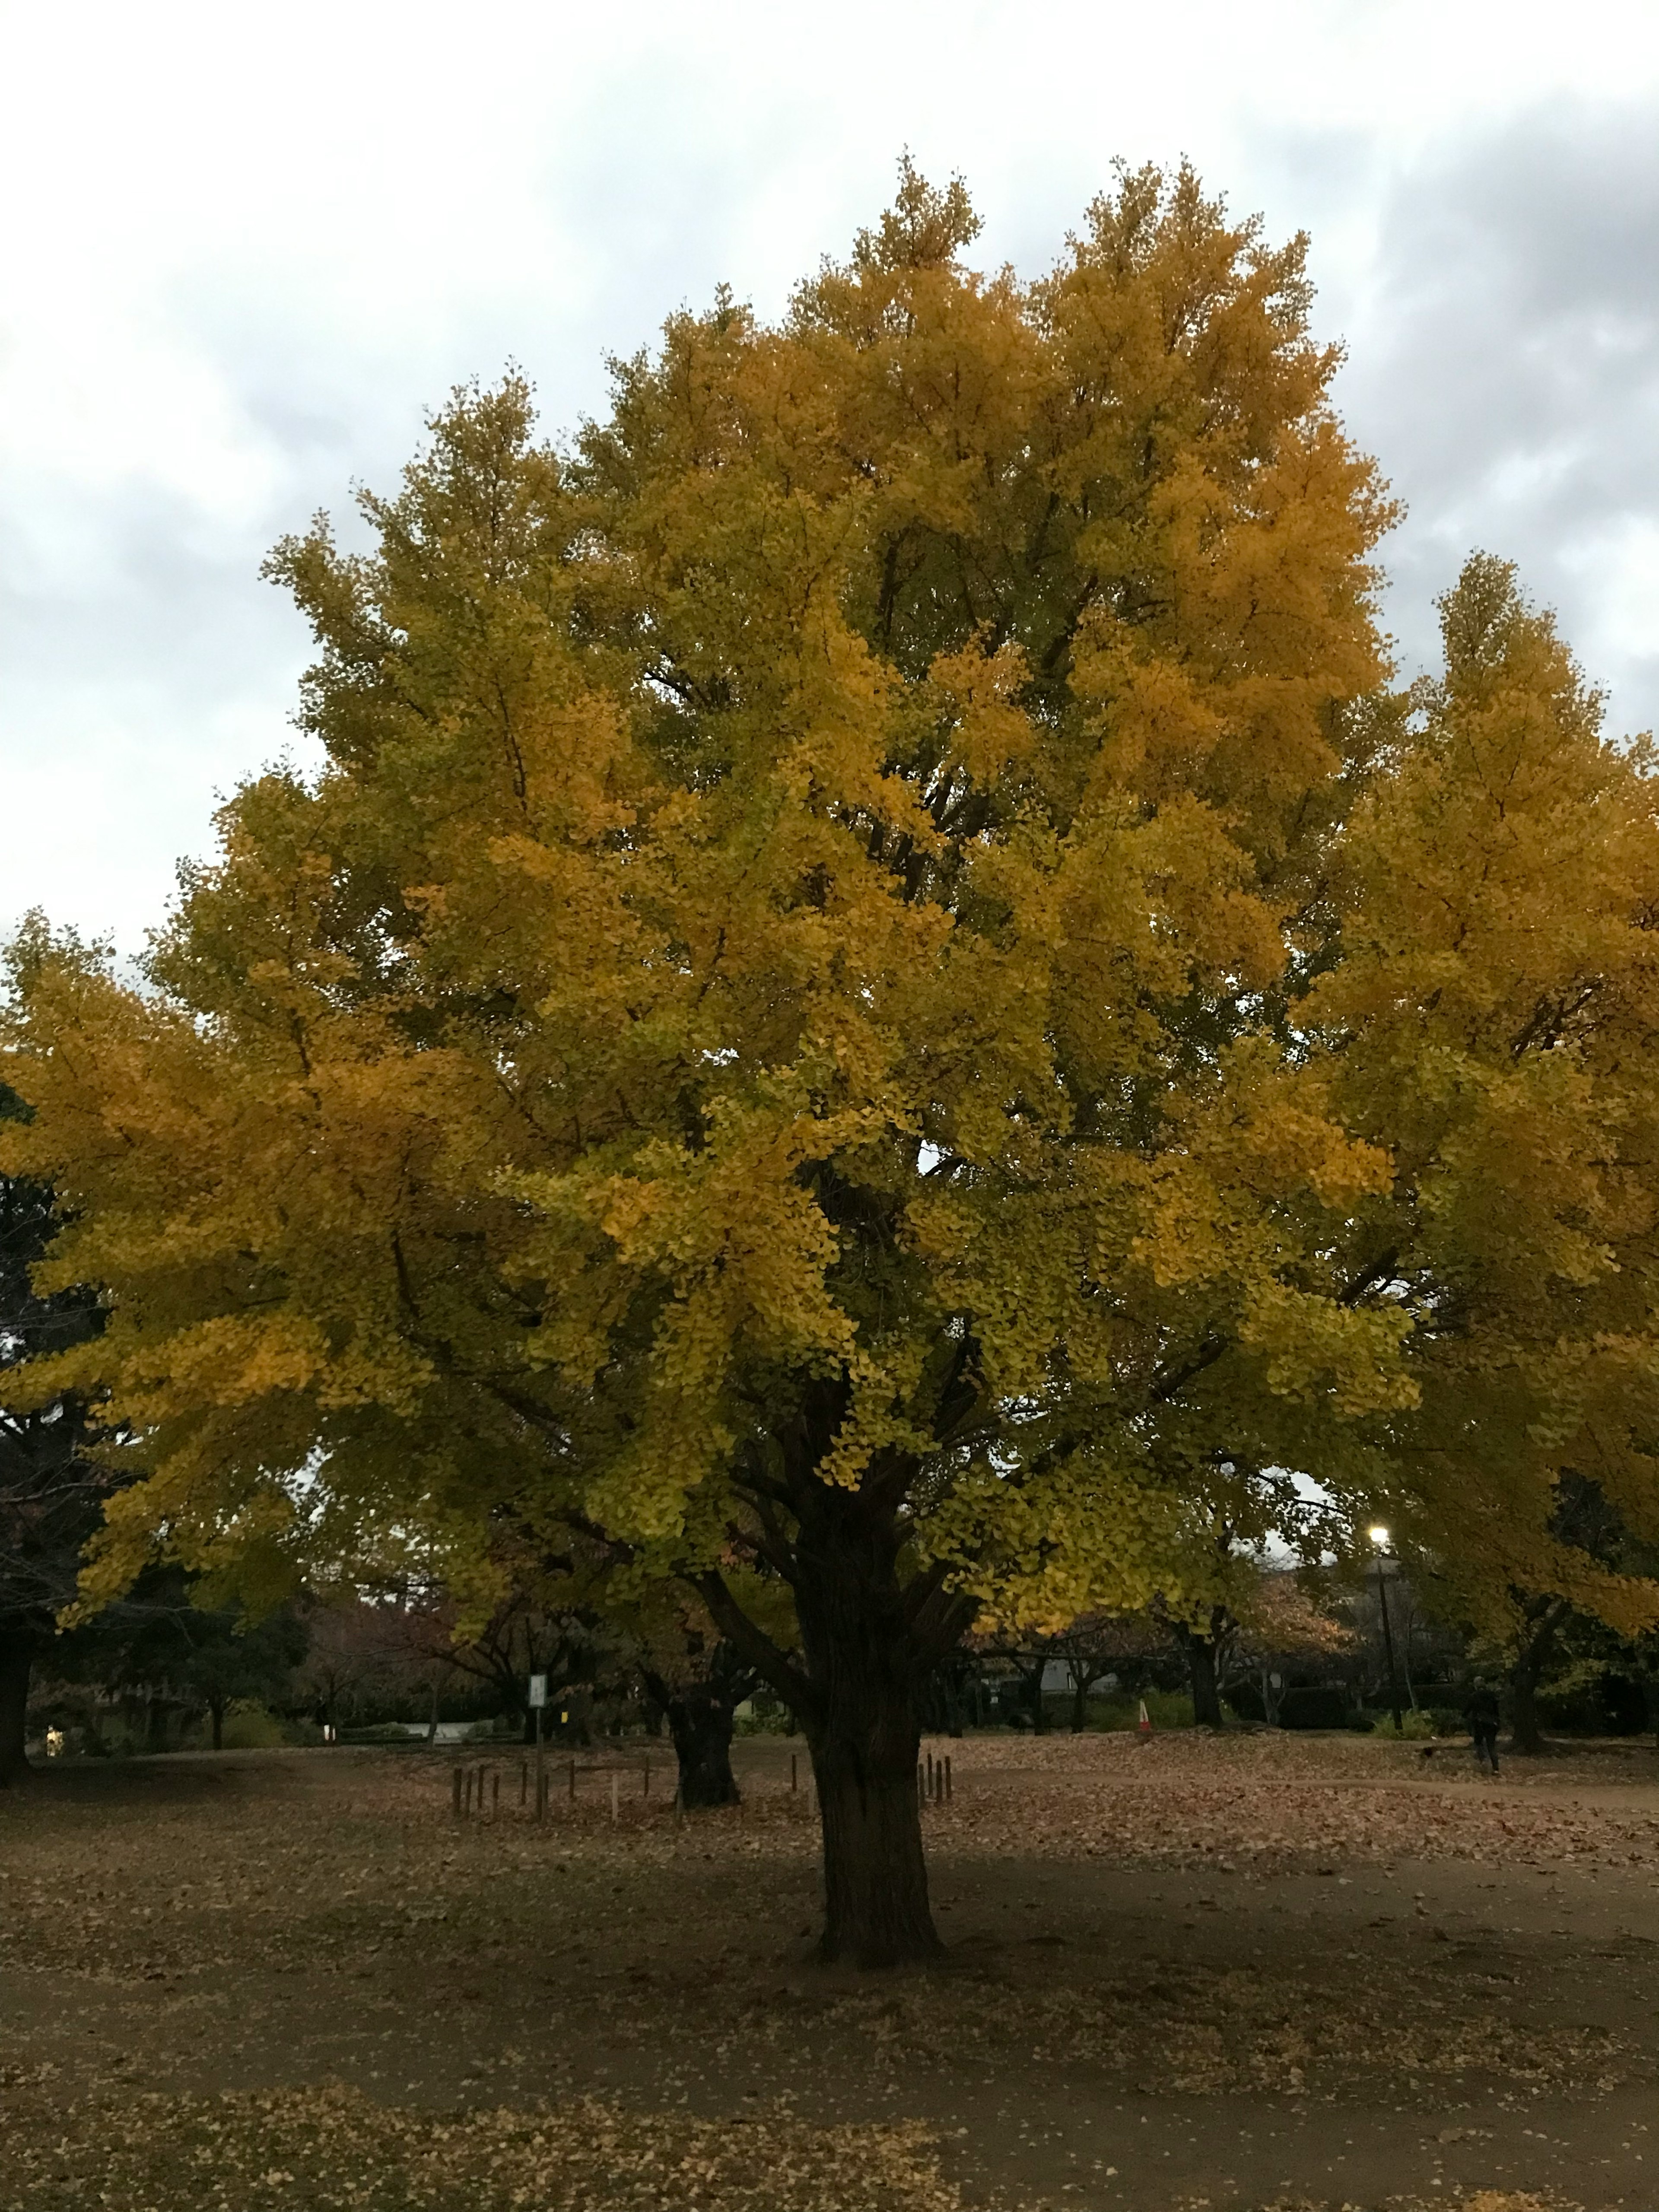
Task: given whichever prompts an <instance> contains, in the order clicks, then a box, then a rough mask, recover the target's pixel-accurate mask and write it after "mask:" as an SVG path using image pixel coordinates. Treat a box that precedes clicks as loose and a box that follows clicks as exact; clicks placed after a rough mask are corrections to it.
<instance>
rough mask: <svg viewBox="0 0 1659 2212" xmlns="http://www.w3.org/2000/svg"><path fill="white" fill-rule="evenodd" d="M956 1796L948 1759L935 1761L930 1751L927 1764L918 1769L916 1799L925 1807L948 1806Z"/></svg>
mask: <svg viewBox="0 0 1659 2212" xmlns="http://www.w3.org/2000/svg"><path fill="white" fill-rule="evenodd" d="M953 1794H954V1791H953V1785H952V1783H951V1762H950V1759H948V1758H945V1759H935V1758H934V1756H933V1753H932V1752H931V1751H930V1752H929V1753H928V1754H927V1764H926V1765H921V1766H918V1767H917V1769H916V1799H917V1802H918V1803H920V1804H923V1805H948V1804H949V1803H950V1802H951V1796H952V1795H953Z"/></svg>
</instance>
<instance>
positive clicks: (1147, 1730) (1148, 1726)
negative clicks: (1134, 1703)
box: [1139, 1698, 1152, 1743]
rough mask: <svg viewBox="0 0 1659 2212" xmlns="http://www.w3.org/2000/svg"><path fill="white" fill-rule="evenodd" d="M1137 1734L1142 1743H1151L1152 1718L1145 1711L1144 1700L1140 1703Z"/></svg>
mask: <svg viewBox="0 0 1659 2212" xmlns="http://www.w3.org/2000/svg"><path fill="white" fill-rule="evenodd" d="M1139 1734H1140V1741H1142V1743H1150V1742H1151V1741H1152V1715H1151V1714H1150V1713H1149V1712H1148V1711H1147V1710H1146V1699H1145V1698H1143V1699H1141V1701H1140V1721H1139Z"/></svg>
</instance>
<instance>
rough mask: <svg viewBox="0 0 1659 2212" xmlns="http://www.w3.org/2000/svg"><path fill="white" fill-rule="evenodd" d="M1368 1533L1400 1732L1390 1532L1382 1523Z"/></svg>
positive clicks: (1392, 1704)
mask: <svg viewBox="0 0 1659 2212" xmlns="http://www.w3.org/2000/svg"><path fill="white" fill-rule="evenodd" d="M1366 1533H1367V1534H1368V1535H1369V1536H1370V1540H1371V1542H1372V1543H1373V1544H1374V1545H1375V1546H1376V1602H1377V1607H1378V1609H1379V1610H1380V1611H1381V1613H1382V1615H1383V1650H1384V1652H1385V1653H1386V1654H1387V1655H1388V1662H1389V1705H1390V1707H1391V1708H1392V1710H1393V1712H1394V1732H1395V1735H1399V1734H1400V1731H1401V1716H1400V1674H1399V1670H1398V1668H1396V1667H1395V1663H1394V1627H1393V1625H1392V1623H1391V1622H1390V1621H1389V1577H1388V1550H1389V1532H1388V1530H1387V1529H1386V1528H1383V1526H1382V1525H1381V1524H1380V1523H1379V1524H1378V1525H1377V1526H1376V1528H1370V1529H1368V1530H1367V1531H1366Z"/></svg>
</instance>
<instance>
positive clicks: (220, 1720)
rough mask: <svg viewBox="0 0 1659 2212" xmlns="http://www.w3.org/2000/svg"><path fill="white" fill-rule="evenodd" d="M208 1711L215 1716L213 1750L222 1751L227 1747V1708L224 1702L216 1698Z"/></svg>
mask: <svg viewBox="0 0 1659 2212" xmlns="http://www.w3.org/2000/svg"><path fill="white" fill-rule="evenodd" d="M208 1711H209V1712H210V1714H211V1715H212V1716H213V1748H214V1749H215V1750H216V1751H222V1750H223V1749H224V1747H225V1708H224V1705H223V1701H222V1699H215V1700H214V1702H213V1703H212V1704H211V1705H210V1706H209V1707H208Z"/></svg>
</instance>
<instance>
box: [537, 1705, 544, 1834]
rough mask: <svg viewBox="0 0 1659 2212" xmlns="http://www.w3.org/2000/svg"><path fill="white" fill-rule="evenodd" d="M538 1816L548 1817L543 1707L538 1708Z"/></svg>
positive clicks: (541, 1818) (540, 1817)
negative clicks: (544, 1766) (543, 1752)
mask: <svg viewBox="0 0 1659 2212" xmlns="http://www.w3.org/2000/svg"><path fill="white" fill-rule="evenodd" d="M536 1818H537V1819H538V1820H545V1819H546V1818H547V1791H546V1790H545V1789H544V1787H543V1786H542V1709H541V1707H540V1706H539V1705H538V1706H537V1708H536Z"/></svg>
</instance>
